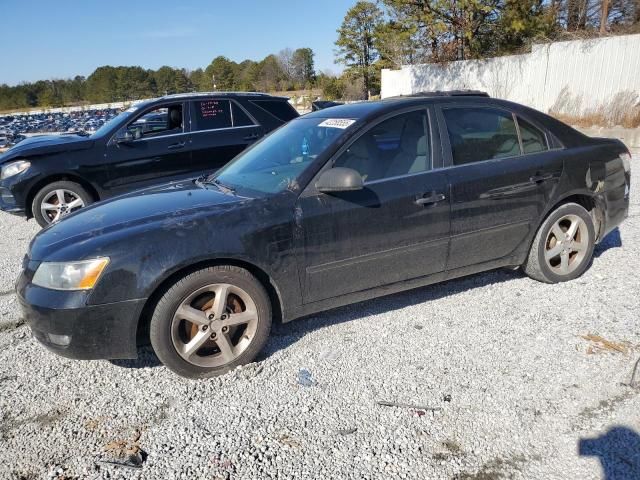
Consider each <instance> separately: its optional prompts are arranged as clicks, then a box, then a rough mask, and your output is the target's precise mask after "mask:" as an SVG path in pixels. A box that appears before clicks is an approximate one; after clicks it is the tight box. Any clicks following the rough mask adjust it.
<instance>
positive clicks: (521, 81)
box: [382, 35, 640, 116]
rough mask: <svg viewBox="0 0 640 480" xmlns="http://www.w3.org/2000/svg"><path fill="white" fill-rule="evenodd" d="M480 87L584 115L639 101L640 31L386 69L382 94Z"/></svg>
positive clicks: (548, 108) (527, 102) (541, 107)
mask: <svg viewBox="0 0 640 480" xmlns="http://www.w3.org/2000/svg"><path fill="white" fill-rule="evenodd" d="M452 89H477V90H484V91H486V92H487V93H489V95H491V96H495V97H500V98H505V99H508V100H513V101H516V102H519V103H523V104H525V105H529V106H531V107H533V108H537V109H538V110H541V111H544V112H549V111H551V110H553V111H555V112H557V113H564V114H567V115H575V116H578V115H584V114H588V113H589V112H594V111H596V110H598V109H600V108H608V109H610V108H616V109H620V108H622V109H624V108H628V107H630V106H634V105H637V104H638V102H639V101H640V35H624V36H618V37H608V38H599V39H591V40H576V41H570V42H556V43H550V44H541V45H534V46H533V48H532V52H531V53H528V54H524V55H511V56H506V57H497V58H489V59H485V60H464V61H457V62H450V63H447V64H425V65H410V66H403V67H402V69H400V70H386V69H385V70H383V71H382V98H385V97H392V96H396V95H406V94H410V93H416V92H420V91H433V90H452Z"/></svg>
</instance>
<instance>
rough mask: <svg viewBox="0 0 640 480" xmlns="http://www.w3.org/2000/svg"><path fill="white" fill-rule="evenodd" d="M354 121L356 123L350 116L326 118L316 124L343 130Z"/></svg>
mask: <svg viewBox="0 0 640 480" xmlns="http://www.w3.org/2000/svg"><path fill="white" fill-rule="evenodd" d="M354 123H356V121H355V120H352V119H350V118H327V119H326V120H325V121H324V122H322V123H321V124H319V125H318V126H319V127H328V128H340V129H341V130H344V129H345V128H349V127H350V126H351V125H353V124H354Z"/></svg>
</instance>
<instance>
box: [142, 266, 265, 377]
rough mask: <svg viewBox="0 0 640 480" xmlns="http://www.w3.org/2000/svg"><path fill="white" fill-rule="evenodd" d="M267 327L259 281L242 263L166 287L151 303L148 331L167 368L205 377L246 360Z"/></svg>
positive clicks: (256, 349)
mask: <svg viewBox="0 0 640 480" xmlns="http://www.w3.org/2000/svg"><path fill="white" fill-rule="evenodd" d="M218 299H220V300H218ZM270 330H271V303H270V301H269V295H268V294H267V292H266V290H265V289H264V287H263V286H262V284H261V283H260V282H259V281H258V280H257V279H256V278H255V277H254V276H253V275H251V274H250V273H249V272H248V271H246V270H244V269H242V268H238V267H234V266H228V265H223V266H216V267H209V268H205V269H203V270H198V271H196V272H194V273H191V274H189V275H187V276H185V277H184V278H182V279H180V280H178V281H177V282H176V283H175V284H174V285H173V286H171V287H170V288H169V290H167V292H166V293H165V294H164V295H163V296H162V298H161V299H160V301H159V302H158V304H157V305H156V307H155V310H154V312H153V317H152V318H151V324H150V332H149V336H150V338H151V345H152V346H153V349H154V351H155V353H156V355H157V356H158V358H159V359H160V361H161V362H162V363H163V364H164V365H165V366H166V367H167V368H169V369H170V370H172V371H174V372H175V373H177V374H178V375H181V376H183V377H188V378H207V377H213V376H217V375H221V374H224V373H226V372H228V371H230V370H233V369H234V368H236V367H237V366H238V365H244V364H246V363H249V362H251V361H252V360H253V359H254V358H255V357H256V356H257V355H258V353H259V352H260V350H262V348H263V347H264V345H265V343H266V342H267V339H268V338H269V332H270Z"/></svg>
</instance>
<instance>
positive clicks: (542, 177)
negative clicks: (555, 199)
mask: <svg viewBox="0 0 640 480" xmlns="http://www.w3.org/2000/svg"><path fill="white" fill-rule="evenodd" d="M552 178H553V175H552V174H550V173H543V174H540V173H537V174H535V175H533V176H532V177H529V182H531V183H542V182H546V181H547V180H551V179H552Z"/></svg>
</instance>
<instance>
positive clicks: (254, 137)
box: [243, 133, 260, 140]
mask: <svg viewBox="0 0 640 480" xmlns="http://www.w3.org/2000/svg"><path fill="white" fill-rule="evenodd" d="M256 138H260V134H258V133H252V134H251V135H247V136H246V137H243V139H244V140H255V139H256Z"/></svg>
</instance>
